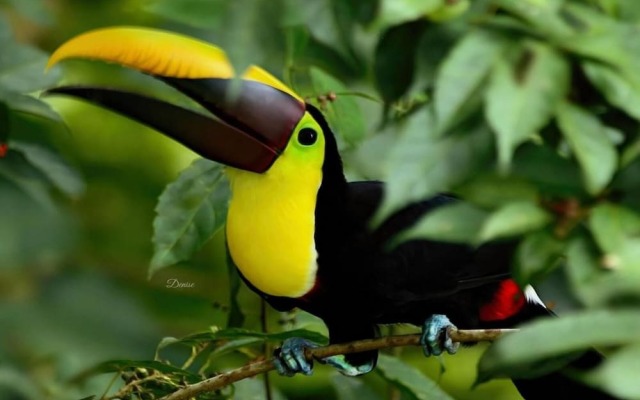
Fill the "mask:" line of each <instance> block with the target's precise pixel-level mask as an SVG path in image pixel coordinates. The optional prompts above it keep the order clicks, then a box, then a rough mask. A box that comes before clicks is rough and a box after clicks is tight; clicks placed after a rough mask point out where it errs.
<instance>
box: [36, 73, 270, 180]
mask: <svg viewBox="0 0 640 400" xmlns="http://www.w3.org/2000/svg"><path fill="white" fill-rule="evenodd" d="M46 93H48V94H63V95H69V96H73V97H78V98H81V99H85V100H88V101H90V102H91V103H95V104H98V105H100V106H103V107H106V108H108V109H111V110H113V111H116V112H118V113H120V114H123V115H125V116H127V117H130V118H132V119H134V120H136V121H138V122H141V123H143V124H145V125H148V126H150V127H152V128H154V129H156V130H158V131H159V132H161V133H164V134H165V135H167V136H169V137H171V138H172V139H174V140H176V141H178V142H180V143H182V144H183V145H185V146H186V147H188V148H190V149H191V150H193V151H194V152H196V153H198V154H199V155H201V156H202V157H205V158H208V159H210V160H213V161H217V162H221V163H223V164H225V165H229V166H232V167H235V168H239V169H243V170H247V171H252V172H257V173H262V172H265V171H266V170H268V169H269V167H271V165H272V164H273V162H274V161H275V159H276V158H277V157H278V155H279V151H278V150H277V149H274V148H272V147H271V146H269V145H267V144H265V143H262V142H261V141H260V140H258V139H257V138H255V137H254V136H253V135H251V134H249V133H247V132H245V131H243V130H240V129H238V128H235V127H234V126H231V125H230V124H228V123H226V122H224V121H221V120H217V119H214V118H210V117H208V116H205V115H203V114H200V113H197V112H195V111H191V110H188V109H185V108H182V107H179V106H176V105H173V104H170V103H165V102H163V101H160V100H156V99H153V98H150V97H147V96H143V95H140V94H136V93H130V92H125V91H121V90H115V89H105V88H97V87H83V86H67V87H59V88H55V89H51V90H48V91H47V92H46Z"/></svg>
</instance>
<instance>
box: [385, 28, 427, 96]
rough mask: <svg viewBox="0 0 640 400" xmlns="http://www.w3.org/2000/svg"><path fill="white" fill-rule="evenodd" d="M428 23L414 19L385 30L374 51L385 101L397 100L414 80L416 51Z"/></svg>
mask: <svg viewBox="0 0 640 400" xmlns="http://www.w3.org/2000/svg"><path fill="white" fill-rule="evenodd" d="M426 27H427V22H426V21H424V20H419V21H413V22H409V23H406V24H402V25H397V26H393V27H391V28H389V29H388V30H386V31H385V32H384V33H383V34H382V35H381V37H380V40H379V41H378V44H377V45H376V50H375V60H374V64H373V71H374V75H375V79H376V87H377V88H378V91H379V92H380V94H381V95H382V98H383V99H384V101H385V102H387V103H391V102H394V101H396V100H398V99H399V98H400V97H402V95H404V93H405V92H406V91H407V89H409V87H410V86H411V84H412V83H413V75H414V70H415V66H416V59H415V58H416V52H417V51H418V45H419V43H420V40H419V38H420V37H421V36H422V33H423V32H424V30H425V28H426Z"/></svg>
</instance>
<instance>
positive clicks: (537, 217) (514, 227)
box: [479, 201, 551, 242]
mask: <svg viewBox="0 0 640 400" xmlns="http://www.w3.org/2000/svg"><path fill="white" fill-rule="evenodd" d="M550 220H551V217H550V216H549V214H547V213H546V212H545V211H544V210H542V209H541V208H540V207H538V206H537V205H536V204H534V203H531V202H524V201H521V202H514V203H510V204H507V205H505V206H503V207H501V208H500V209H498V210H496V211H495V212H494V213H493V214H491V215H490V216H489V217H488V218H487V219H486V221H485V222H484V224H483V225H482V229H481V230H480V234H479V239H480V240H481V241H483V242H484V241H489V240H493V239H497V238H502V237H508V236H515V235H520V234H522V233H526V232H530V231H533V230H536V229H540V228H542V227H543V226H545V225H546V224H547V223H549V221H550Z"/></svg>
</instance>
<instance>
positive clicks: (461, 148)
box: [376, 110, 493, 222]
mask: <svg viewBox="0 0 640 400" xmlns="http://www.w3.org/2000/svg"><path fill="white" fill-rule="evenodd" d="M396 130H399V131H400V134H401V136H400V137H399V138H398V139H397V143H396V145H395V146H394V147H393V148H391V150H390V154H389V156H388V164H387V165H386V169H387V171H386V174H385V175H386V176H385V181H386V182H387V186H386V189H385V195H384V200H383V203H382V206H381V207H379V209H378V211H377V215H376V221H377V222H380V221H382V220H383V219H384V218H385V217H386V216H388V215H390V214H391V213H392V212H394V211H396V210H398V209H399V208H400V207H402V206H404V205H405V204H407V203H409V202H413V201H420V200H424V199H426V198H428V197H430V196H433V195H435V194H437V193H440V192H444V191H449V190H451V188H452V187H453V186H454V185H457V184H460V183H461V182H462V181H463V180H465V179H468V178H469V177H470V176H473V175H474V174H478V173H480V172H482V170H483V168H487V167H489V166H490V165H491V164H490V162H491V161H490V160H491V157H492V154H491V150H492V147H493V143H492V141H491V139H492V137H491V133H490V132H489V130H488V128H486V126H484V125H482V124H469V126H464V127H461V128H460V131H459V132H455V134H451V135H447V136H445V137H442V138H437V137H435V136H436V134H437V132H436V129H435V126H434V120H433V117H432V113H431V112H430V110H424V111H423V110H420V111H418V112H416V113H414V114H413V115H411V116H410V117H409V118H407V120H406V121H405V122H404V124H403V125H400V126H398V127H397V128H396Z"/></svg>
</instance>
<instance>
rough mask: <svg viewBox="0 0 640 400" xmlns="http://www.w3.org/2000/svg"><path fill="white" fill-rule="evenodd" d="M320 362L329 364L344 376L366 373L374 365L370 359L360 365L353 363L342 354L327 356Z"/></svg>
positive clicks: (373, 361)
mask: <svg viewBox="0 0 640 400" xmlns="http://www.w3.org/2000/svg"><path fill="white" fill-rule="evenodd" d="M320 362H321V363H323V364H329V365H331V366H332V367H334V368H336V369H337V370H338V372H340V373H341V374H342V375H346V376H358V375H363V374H366V373H367V372H371V370H372V369H373V368H374V367H375V365H376V362H375V360H371V361H370V362H367V363H365V364H361V365H353V364H351V363H350V362H349V361H347V359H346V358H345V356H344V355H339V356H331V357H327V358H325V359H322V360H320Z"/></svg>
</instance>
